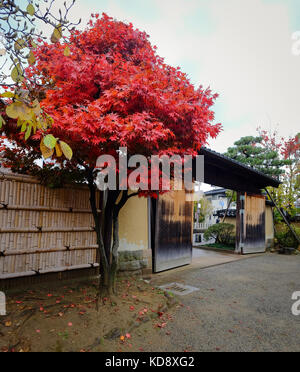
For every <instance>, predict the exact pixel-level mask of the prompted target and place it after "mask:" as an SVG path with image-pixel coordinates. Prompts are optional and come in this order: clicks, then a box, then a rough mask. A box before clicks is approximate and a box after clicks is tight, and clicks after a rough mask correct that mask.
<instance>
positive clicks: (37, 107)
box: [32, 99, 41, 116]
mask: <svg viewBox="0 0 300 372" xmlns="http://www.w3.org/2000/svg"><path fill="white" fill-rule="evenodd" d="M32 110H33V112H34V113H35V115H36V116H39V115H40V113H41V105H40V102H39V101H38V100H37V99H36V100H34V101H33V103H32Z"/></svg>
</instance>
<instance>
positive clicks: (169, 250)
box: [153, 190, 193, 273]
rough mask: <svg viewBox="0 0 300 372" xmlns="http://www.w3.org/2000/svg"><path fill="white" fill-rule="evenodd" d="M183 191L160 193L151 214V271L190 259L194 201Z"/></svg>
mask: <svg viewBox="0 0 300 372" xmlns="http://www.w3.org/2000/svg"><path fill="white" fill-rule="evenodd" d="M186 196H187V194H186V192H185V190H183V191H171V192H168V193H166V194H163V195H160V196H159V199H158V201H157V203H156V210H155V213H154V224H155V227H154V229H153V230H154V239H153V240H154V242H153V243H154V246H153V248H154V249H153V250H154V265H153V269H154V272H155V273H157V272H160V271H164V270H168V269H172V268H175V267H179V266H183V265H188V264H190V263H191V262H192V218H193V203H192V202H191V201H187V198H186Z"/></svg>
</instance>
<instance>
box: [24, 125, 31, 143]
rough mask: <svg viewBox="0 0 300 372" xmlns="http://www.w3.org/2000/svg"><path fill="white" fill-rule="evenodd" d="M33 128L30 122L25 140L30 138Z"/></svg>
mask: <svg viewBox="0 0 300 372" xmlns="http://www.w3.org/2000/svg"><path fill="white" fill-rule="evenodd" d="M31 130H32V125H31V124H30V125H28V127H27V130H26V133H25V141H27V140H28V138H29V137H30V135H31Z"/></svg>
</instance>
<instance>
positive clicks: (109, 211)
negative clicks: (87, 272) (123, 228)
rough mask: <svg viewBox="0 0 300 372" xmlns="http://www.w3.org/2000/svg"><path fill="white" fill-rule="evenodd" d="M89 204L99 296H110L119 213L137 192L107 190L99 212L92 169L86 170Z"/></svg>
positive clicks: (113, 290) (115, 262)
mask: <svg viewBox="0 0 300 372" xmlns="http://www.w3.org/2000/svg"><path fill="white" fill-rule="evenodd" d="M87 179H88V185H89V190H90V205H91V210H92V214H93V218H94V222H95V231H96V234H97V245H98V251H99V258H100V283H99V296H100V297H101V298H102V299H103V298H104V297H111V296H112V295H113V294H116V278H117V271H118V249H119V213H120V210H121V209H122V208H123V207H124V205H125V204H126V202H127V200H128V199H129V198H131V197H133V196H135V195H137V193H134V194H131V195H128V191H123V192H122V197H121V198H120V201H119V202H118V198H119V196H120V195H121V191H120V190H108V191H106V193H107V194H106V195H104V197H103V203H102V210H101V214H100V213H99V212H98V210H97V205H96V185H95V182H94V175H93V170H88V177H87Z"/></svg>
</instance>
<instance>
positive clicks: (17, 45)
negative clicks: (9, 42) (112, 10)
mask: <svg viewBox="0 0 300 372" xmlns="http://www.w3.org/2000/svg"><path fill="white" fill-rule="evenodd" d="M14 47H15V50H16V51H19V50H22V49H24V48H25V47H26V41H25V40H23V39H18V40H17V41H16V42H15V45H14Z"/></svg>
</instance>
